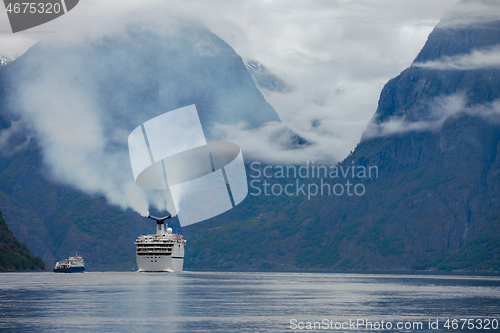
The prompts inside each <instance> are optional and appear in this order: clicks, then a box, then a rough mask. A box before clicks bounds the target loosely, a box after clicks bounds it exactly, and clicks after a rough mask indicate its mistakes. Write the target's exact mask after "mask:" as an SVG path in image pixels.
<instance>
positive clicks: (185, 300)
mask: <svg viewBox="0 0 500 333" xmlns="http://www.w3.org/2000/svg"><path fill="white" fill-rule="evenodd" d="M447 319H450V320H452V319H472V321H470V322H469V323H470V324H471V325H472V326H473V327H472V326H470V327H471V328H470V329H467V328H465V329H464V330H461V329H460V326H462V322H460V321H459V325H458V326H459V327H458V329H453V328H449V329H448V328H445V327H444V326H443V325H444V324H445V322H446V320H447ZM484 319H488V320H489V322H490V324H489V326H490V329H484V328H483V329H479V326H480V325H479V323H480V321H479V320H484ZM357 320H364V321H365V322H366V321H370V322H371V323H372V325H376V324H375V323H378V324H379V325H380V323H381V321H382V320H383V321H384V323H385V324H386V323H387V322H390V323H391V325H393V327H392V328H391V329H388V328H387V327H385V326H384V327H383V328H382V327H380V326H379V327H375V326H372V328H371V329H370V327H368V328H367V327H366V326H358V327H356V328H355V329H353V326H349V328H346V326H347V325H348V324H349V321H351V323H352V322H356V321H357ZM429 320H431V322H433V323H434V322H435V321H436V320H438V330H430V329H429V327H428V326H429ZM495 320H496V321H497V323H498V321H500V278H498V277H470V276H437V275H435V276H418V275H414V276H411V275H370V274H335V273H325V274H323V273H257V272H255V273H253V272H252V273H234V272H224V273H214V272H183V273H177V274H163V273H134V272H89V273H83V274H82V273H75V274H57V273H49V272H36V273H1V274H0V330H1V331H5V332H48V331H50V332H285V331H288V332H292V331H309V332H310V331H312V330H311V329H307V327H308V326H307V325H308V323H309V325H311V326H310V328H311V327H314V326H312V325H314V322H316V326H315V327H316V329H317V330H318V331H326V332H328V331H330V332H355V331H360V332H361V331H362V332H372V331H373V332H436V331H440V332H443V331H448V332H453V331H464V332H465V331H467V332H473V331H474V332H475V331H480V332H500V327H498V326H497V328H496V329H495V327H494V326H495V325H494V324H495ZM320 323H323V324H322V326H321V327H320V326H318V325H319V324H320ZM335 323H337V329H336V328H335ZM342 323H344V324H342ZM397 323H402V324H401V325H404V324H405V323H408V324H406V325H415V324H414V323H417V326H412V328H410V329H404V326H402V327H403V329H400V330H398V329H397V328H396V327H395V325H396V324H397ZM418 323H422V326H421V328H420V327H419V326H418ZM481 323H485V322H484V321H481ZM450 324H451V322H450ZM342 325H344V329H342V328H341V326H342ZM497 325H498V324H497ZM407 327H409V326H407ZM299 328H303V329H299ZM325 328H328V329H325ZM376 328H378V329H376Z"/></svg>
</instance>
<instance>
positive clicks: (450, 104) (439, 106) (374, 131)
mask: <svg viewBox="0 0 500 333" xmlns="http://www.w3.org/2000/svg"><path fill="white" fill-rule="evenodd" d="M466 102H467V101H466V98H465V96H464V95H462V94H455V95H449V96H439V97H436V98H435V99H434V100H433V101H431V102H430V103H429V108H430V110H431V112H430V113H429V114H430V115H431V116H430V118H429V119H427V120H422V121H409V120H407V119H406V117H404V116H403V117H393V118H391V119H389V120H388V121H386V122H383V123H376V122H371V123H370V124H369V125H368V127H367V129H366V131H365V133H364V134H363V140H366V139H371V138H376V137H385V136H391V135H397V134H403V133H408V132H424V131H439V130H440V129H441V128H442V127H443V124H444V123H445V121H446V120H447V119H448V118H449V117H450V116H454V115H458V114H462V115H469V116H473V117H481V118H485V119H487V120H488V121H490V122H496V123H498V122H500V100H495V101H493V102H491V103H487V104H479V105H473V106H467V103H466Z"/></svg>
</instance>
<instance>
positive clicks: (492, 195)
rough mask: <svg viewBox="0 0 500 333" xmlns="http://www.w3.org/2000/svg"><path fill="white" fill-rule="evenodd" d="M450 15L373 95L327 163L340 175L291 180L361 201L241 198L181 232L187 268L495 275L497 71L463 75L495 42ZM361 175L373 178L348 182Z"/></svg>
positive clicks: (499, 142) (499, 216)
mask: <svg viewBox="0 0 500 333" xmlns="http://www.w3.org/2000/svg"><path fill="white" fill-rule="evenodd" d="M464 3H465V4H467V3H470V2H464ZM464 3H461V4H459V6H460V5H463V4H464ZM464 13H465V12H462V14H464ZM457 15H458V14H456V13H455V14H454V18H455V19H456V18H457ZM448 18H449V16H446V17H445V18H444V19H443V20H442V22H441V23H440V24H439V25H438V26H437V27H436V28H435V29H434V30H433V32H432V33H431V34H430V35H429V38H428V40H427V42H426V44H425V46H424V47H423V49H422V50H421V52H420V53H419V55H418V56H417V58H416V59H415V61H414V63H413V64H412V66H411V67H410V68H408V69H406V70H404V71H403V72H402V73H401V74H400V75H398V76H397V77H396V78H394V79H392V80H390V81H389V82H388V83H387V84H386V85H385V87H384V88H383V90H382V92H381V95H380V100H379V104H378V108H377V111H376V113H375V115H374V117H373V120H372V122H371V124H370V125H369V127H368V129H367V130H366V132H365V134H364V135H363V139H362V141H361V142H360V143H359V144H358V146H357V147H356V149H355V150H354V152H353V153H352V154H351V155H350V156H348V157H347V158H346V159H345V160H344V161H343V162H342V163H340V165H339V166H337V167H338V168H340V167H342V168H344V170H347V168H350V169H349V172H347V173H346V174H347V177H346V178H344V177H343V176H340V177H339V178H332V177H327V178H324V179H320V178H318V177H312V178H311V177H310V178H306V179H303V178H299V180H300V182H301V184H306V190H307V184H316V185H318V186H321V181H323V182H324V183H327V184H330V185H331V186H335V184H341V185H344V186H345V184H346V181H348V180H349V181H350V182H351V184H363V185H364V186H365V189H366V191H365V193H364V195H359V196H358V195H351V196H349V195H348V194H346V193H345V192H344V194H343V195H340V196H336V195H329V196H328V195H317V196H313V197H311V198H307V196H306V195H304V194H299V195H294V196H291V197H288V196H285V195H283V194H282V195H280V196H275V195H273V194H272V193H271V194H270V195H269V196H265V195H264V194H263V193H261V195H260V196H255V197H249V199H247V201H246V202H244V203H243V204H242V207H237V208H236V209H235V210H234V211H232V212H230V213H228V214H227V215H225V216H224V217H223V219H224V221H223V222H222V223H221V222H217V221H215V220H214V221H212V222H210V223H209V224H207V225H203V224H200V225H193V226H190V227H187V228H185V233H186V234H187V237H188V239H191V242H190V244H189V245H190V251H192V252H190V254H191V256H190V257H188V261H187V266H188V267H190V268H193V269H195V268H200V267H201V268H206V269H210V268H219V269H322V270H332V269H333V270H335V269H411V268H412V267H413V268H416V269H465V270H496V271H498V270H500V206H499V205H498V203H499V202H500V201H499V199H500V191H499V190H500V108H499V101H500V69H499V68H498V67H496V66H491V65H488V64H484V65H479V66H478V64H477V62H472V64H470V68H468V67H467V59H470V57H471V56H472V55H473V54H474V52H483V51H485V52H490V51H491V50H492V49H493V50H494V49H495V48H496V47H498V45H500V20H498V18H497V19H496V20H491V19H484V20H474V21H473V22H470V21H469V22H466V23H461V24H451V23H450V21H449V20H448ZM497 54H498V53H497ZM457 59H458V60H460V61H458V60H457ZM447 62H455V63H456V62H459V63H460V64H461V66H460V67H459V68H456V67H457V66H455V67H453V66H448V65H447V64H446V63H447ZM430 64H432V65H430ZM370 166H372V167H374V166H376V167H377V169H378V177H377V176H376V175H372V177H366V178H363V177H357V175H358V174H357V172H358V171H359V170H361V169H360V167H365V168H366V169H368V168H369V167H370ZM353 167H354V168H355V170H356V175H355V176H354V177H353V176H352V175H351V173H350V171H351V170H352V169H351V168H353ZM271 170H275V171H276V167H275V168H274V169H271ZM310 170H312V168H310ZM329 170H330V169H329ZM248 171H249V174H252V173H251V172H252V170H250V169H249V170H248ZM269 173H272V172H269ZM253 175H255V176H259V173H258V172H253ZM254 179H257V180H259V181H261V183H257V184H261V185H260V188H261V189H262V190H264V188H263V186H262V182H263V181H264V180H267V181H268V182H269V183H270V184H271V185H269V186H268V192H269V191H270V189H271V188H272V185H273V184H278V185H280V186H281V188H283V187H284V186H285V185H286V184H294V183H295V181H296V180H297V177H291V178H288V177H285V178H283V177H281V176H280V174H279V173H278V174H277V175H276V174H274V177H272V178H271V179H266V178H265V177H264V176H263V175H260V177H257V178H254ZM249 180H253V179H252V178H250V179H249ZM292 186H293V185H292ZM279 188H280V187H276V189H277V190H276V191H277V192H279ZM291 188H292V189H293V188H294V187H291ZM338 189H340V187H338ZM344 189H345V187H344ZM339 191H340V190H339ZM352 191H353V189H351V192H352ZM256 192H257V191H256ZM325 193H326V189H325ZM245 214H251V215H253V216H252V218H250V219H246V218H245V216H246V215H245ZM240 219H243V220H245V221H243V222H240ZM231 221H233V222H231ZM221 240H223V241H221ZM222 242H223V244H221V243H222ZM214 244H216V245H214Z"/></svg>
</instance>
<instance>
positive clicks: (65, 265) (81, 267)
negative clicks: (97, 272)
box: [54, 254, 85, 273]
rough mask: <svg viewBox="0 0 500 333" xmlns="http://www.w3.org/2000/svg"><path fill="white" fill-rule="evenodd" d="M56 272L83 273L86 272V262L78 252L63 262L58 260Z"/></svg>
mask: <svg viewBox="0 0 500 333" xmlns="http://www.w3.org/2000/svg"><path fill="white" fill-rule="evenodd" d="M54 272H56V273H83V272H85V264H84V262H83V258H82V257H81V256H79V255H78V254H76V255H75V256H73V257H69V258H68V259H64V260H63V261H61V262H59V261H58V262H56V266H55V267H54Z"/></svg>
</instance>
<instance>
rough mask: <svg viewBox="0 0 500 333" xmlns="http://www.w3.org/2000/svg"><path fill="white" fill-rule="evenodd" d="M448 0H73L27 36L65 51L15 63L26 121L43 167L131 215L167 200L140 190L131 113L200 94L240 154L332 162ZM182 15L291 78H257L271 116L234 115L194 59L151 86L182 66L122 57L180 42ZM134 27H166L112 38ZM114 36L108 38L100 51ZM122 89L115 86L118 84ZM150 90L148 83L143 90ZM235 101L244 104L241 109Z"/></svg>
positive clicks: (392, 127)
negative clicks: (276, 84) (143, 38)
mask: <svg viewBox="0 0 500 333" xmlns="http://www.w3.org/2000/svg"><path fill="white" fill-rule="evenodd" d="M454 2H455V0H446V1H442V2H439V3H436V2H435V1H431V0H426V1H416V2H411V3H405V4H404V5H403V4H402V3H401V2H400V1H391V0H386V1H380V2H377V3H376V4H372V3H366V2H365V1H351V2H348V3H342V4H338V3H331V2H310V1H302V0H295V1H283V2H282V1H275V2H266V1H257V2H250V1H248V2H245V1H243V2H235V3H227V2H226V1H213V2H210V3H204V2H199V1H194V2H185V1H171V2H170V1H169V2H168V3H166V2H163V1H152V2H151V4H150V5H149V6H145V5H144V3H142V2H135V1H106V2H92V1H89V2H82V3H80V4H79V6H78V8H77V10H76V9H75V10H74V11H71V13H68V14H67V15H64V16H63V17H61V19H58V20H54V21H53V22H50V23H48V24H47V25H44V29H45V30H47V31H54V32H56V33H55V34H45V35H40V36H42V37H44V38H45V39H46V40H45V42H44V43H42V44H40V45H37V46H36V48H39V49H43V50H44V52H46V54H50V52H51V50H55V49H58V48H60V47H63V49H64V50H63V51H64V52H65V53H53V54H52V59H51V60H46V61H45V62H44V63H42V64H41V67H40V68H38V67H37V68H26V69H25V72H24V74H26V75H27V76H28V77H29V75H31V74H30V73H31V72H30V71H31V70H33V71H34V72H35V73H36V76H35V77H29V80H26V81H23V87H22V89H20V90H19V91H18V94H19V95H18V101H19V103H20V106H21V108H20V109H21V110H23V113H22V116H24V117H25V118H23V122H29V123H30V124H32V131H33V133H35V134H36V135H35V136H36V138H37V140H38V142H39V143H40V146H41V149H42V152H43V158H44V162H45V163H46V164H47V165H48V166H49V169H50V171H51V177H52V179H53V180H56V181H59V182H63V183H65V184H69V185H72V186H74V187H76V188H78V189H81V190H83V191H85V192H87V193H97V194H102V195H104V196H106V198H107V199H108V200H109V202H110V203H112V204H116V205H119V206H121V207H123V208H133V209H134V210H136V211H138V212H140V213H141V214H146V213H147V208H148V207H149V206H150V205H151V206H154V207H156V208H157V209H159V210H165V209H167V208H166V207H167V205H168V202H167V200H166V199H165V196H164V195H163V194H161V193H160V192H159V191H158V192H154V193H151V192H144V191H143V190H142V189H140V188H138V187H137V186H136V185H135V183H134V182H133V177H132V176H131V171H130V161H129V157H128V151H127V149H126V141H127V136H128V134H129V133H130V131H131V130H132V129H133V128H135V127H136V126H137V124H140V123H143V122H144V121H146V120H148V119H150V118H152V117H153V116H155V115H158V114H159V113H162V112H165V111H168V110H173V109H175V108H178V107H181V106H185V105H188V104H191V103H194V104H197V107H198V106H199V104H200V103H202V101H206V100H209V102H208V103H207V105H205V107H204V108H203V107H202V108H201V109H202V110H203V109H205V110H209V109H210V110H223V112H222V111H221V112H220V114H219V116H218V118H217V117H216V119H208V118H207V117H209V114H210V112H202V114H200V117H201V118H202V121H204V120H205V121H206V122H207V123H210V126H207V129H208V131H209V132H210V133H208V136H207V137H208V139H209V140H225V141H230V142H235V143H237V144H239V145H240V146H241V147H242V150H243V154H244V157H245V158H247V157H248V158H251V159H258V160H260V161H265V162H268V163H277V162H279V163H291V164H300V163H303V162H304V161H306V160H315V161H317V162H318V163H319V162H325V163H335V162H337V161H340V160H342V159H343V158H344V157H345V156H346V155H347V154H348V153H349V151H350V150H352V149H353V148H354V147H355V145H356V143H357V142H358V141H359V139H360V137H361V134H362V133H363V131H364V130H365V128H366V126H367V125H368V123H369V121H370V118H371V117H372V115H373V112H374V110H375V109H376V105H377V100H378V97H379V93H380V90H381V89H382V86H383V85H384V84H385V82H387V80H388V79H389V78H391V77H393V76H394V75H396V74H397V73H399V72H400V71H401V70H402V69H404V68H405V67H407V66H409V65H410V64H411V61H412V60H413V59H414V58H415V55H416V54H417V53H418V51H419V50H420V48H421V47H422V46H423V44H424V42H425V39H426V38H427V35H428V33H429V32H430V31H431V30H432V28H433V26H434V25H435V24H436V23H437V21H438V19H439V17H440V16H441V15H442V13H443V12H444V11H445V10H447V9H448V7H449V6H450V5H452V4H453V3H454ZM429 8H431V9H429ZM166 13H168V14H166ZM89 22H91V24H89ZM187 22H189V23H187ZM2 24H3V25H5V22H2V23H0V25H2ZM186 24H195V25H199V26H202V25H204V26H207V27H208V28H209V29H210V30H211V31H213V32H214V33H215V34H216V35H218V36H219V37H221V38H222V39H223V40H224V41H225V42H226V43H228V44H229V45H230V46H231V47H233V48H234V49H235V50H236V52H237V53H238V54H239V55H241V56H243V57H245V58H246V59H254V60H256V61H259V62H262V64H264V65H265V66H266V67H268V68H269V69H270V71H271V72H272V73H275V74H276V75H277V76H278V77H279V78H280V79H282V80H283V81H284V82H285V83H286V84H287V85H289V86H291V87H293V88H294V89H293V91H287V93H282V92H275V91H262V94H263V95H264V97H265V98H266V100H267V101H268V102H269V103H270V104H271V105H272V106H273V107H274V109H275V110H276V111H277V112H278V114H279V118H281V122H280V121H279V118H278V117H276V119H268V118H265V117H264V118H262V119H261V120H260V121H257V122H254V123H252V119H250V118H248V119H245V117H243V119H236V118H231V113H229V111H230V110H229V108H228V105H230V104H231V103H233V102H234V101H231V103H229V102H228V103H226V102H225V103H219V101H222V100H224V99H225V100H226V101H229V97H228V96H239V95H237V94H236V95H235V94H234V92H233V91H231V87H232V86H233V84H232V83H230V84H228V85H227V87H225V89H221V91H224V90H225V91H227V96H220V95H219V93H217V94H214V93H213V91H211V90H210V84H204V83H203V77H202V76H200V74H199V73H200V68H201V67H196V65H194V66H193V67H192V69H191V70H188V71H187V72H185V73H183V74H184V76H185V77H184V79H182V80H178V81H177V82H175V83H172V84H171V85H170V86H167V87H164V88H163V89H161V88H158V86H155V84H156V85H157V83H155V79H154V78H155V77H156V76H158V75H164V76H170V77H175V75H179V73H178V72H175V70H168V71H167V70H166V69H162V70H164V71H163V72H162V71H157V70H151V68H150V66H148V65H150V64H151V63H146V64H144V63H140V62H139V63H138V62H134V61H129V60H127V59H134V58H133V57H132V58H130V54H134V55H135V54H137V55H138V57H139V55H140V54H141V53H146V54H149V53H151V54H154V52H157V51H158V50H160V49H161V48H162V47H166V45H168V47H172V48H173V49H176V44H177V43H179V42H180V41H181V39H179V38H177V39H176V38H175V36H176V34H178V33H179V32H181V31H182V27H184V26H186ZM130 26H135V27H144V26H145V27H146V28H145V29H146V30H151V32H153V35H154V34H156V35H158V36H161V37H162V38H166V39H165V40H164V41H159V40H158V41H155V42H154V43H152V44H151V45H157V48H155V47H148V46H147V45H142V44H141V45H138V46H137V47H135V48H133V49H130V50H127V49H125V48H122V45H124V44H126V43H127V41H129V40H130V39H131V38H132V37H131V35H130V33H129V31H128V30H127V29H128V28H127V27H130ZM2 27H3V28H4V30H5V26H2ZM139 30H140V29H139ZM40 36H37V35H27V34H26V35H21V34H20V35H18V36H16V37H15V38H14V37H8V38H7V37H6V36H0V55H1V54H5V55H7V54H8V55H9V56H11V54H14V56H16V57H17V56H19V54H21V53H22V52H24V50H25V49H26V48H27V45H32V43H34V42H36V41H37V40H38V39H40ZM106 36H114V37H113V38H114V39H112V40H110V39H109V38H107V37H106ZM203 38H204V37H202V39H203ZM30 43H31V44H30ZM155 43H156V44H155ZM90 45H92V46H90ZM193 45H194V47H193V48H191V49H190V50H189V52H194V53H196V56H197V57H206V58H210V57H212V56H214V55H216V54H218V52H220V51H221V50H222V49H223V47H222V46H221V44H218V42H214V41H213V40H208V41H203V40H198V41H195V42H194V43H193ZM113 49H115V50H118V51H117V52H115V53H112V52H111V51H109V50H113ZM16 50H19V51H17V52H16ZM106 50H108V51H109V52H110V54H113V57H112V58H99V59H100V60H99V61H96V60H95V59H94V58H92V57H87V55H88V54H92V52H101V51H102V52H108V51H106ZM7 51H8V52H7ZM177 51H178V52H181V51H183V50H182V48H178V49H177ZM61 52H62V51H61ZM68 52H69V54H68ZM14 56H12V57H14ZM185 58H186V59H185V63H188V62H189V61H192V60H191V58H190V55H189V54H187V55H186V57H185ZM152 59H153V61H152V64H161V63H163V62H165V63H166V62H167V61H166V60H165V59H162V58H161V57H156V58H154V57H153V58H152ZM61 61H62V62H63V63H61ZM238 61H241V59H239V60H238ZM185 63H184V65H185ZM193 63H194V64H196V63H197V62H196V61H194V62H193ZM166 65H167V64H165V66H166ZM241 65H242V66H244V65H243V64H242V63H241ZM181 67H182V66H181ZM205 67H206V66H205ZM158 68H164V67H162V66H160V67H158ZM182 68H186V69H188V68H189V67H182ZM214 68H216V66H215V65H214ZM243 68H244V67H243ZM115 70H117V73H118V74H117V75H115V76H114V77H113V80H114V81H112V82H114V83H113V84H109V82H111V81H106V80H107V79H106V75H108V76H113V74H112V73H113V71H115ZM110 73H111V74H110ZM131 73H134V74H133V75H132V74H131ZM90 74H92V75H93V76H92V75H90ZM212 74H218V73H217V71H214V73H212ZM236 74H238V75H243V74H241V73H236ZM248 78H249V76H248ZM248 78H247V79H248ZM225 79H226V77H224V78H222V79H220V80H221V81H224V80H225ZM250 80H251V78H250ZM103 82H104V83H106V84H103ZM115 86H116V87H115ZM179 87H189V89H191V90H192V91H196V95H197V96H198V97H199V99H198V100H193V99H192V98H191V97H192V96H190V95H189V94H187V93H183V92H182V90H180V88H179ZM113 88H114V90H115V91H114V92H113ZM189 89H188V90H189ZM120 90H121V91H122V93H121V94H120V93H117V92H116V91H118V92H119V91H120ZM110 91H111V92H112V94H111V96H110V100H109V101H108V102H106V103H104V101H105V99H103V96H106V94H108V93H111V92H110ZM148 91H153V92H155V93H153V94H149V95H148ZM134 92H137V94H135V93H134ZM155 94H156V95H155ZM108 97H109V96H108ZM238 98H240V97H238ZM254 99H255V98H254V97H253V95H252V96H250V95H249V96H248V99H247V100H244V99H241V101H240V103H241V105H242V107H241V108H239V109H238V111H237V112H243V113H244V112H247V113H248V112H250V113H251V111H248V110H251V109H252V105H249V104H250V103H251V102H250V101H252V100H254ZM155 100H160V101H163V102H165V101H167V100H168V101H169V102H168V103H167V102H165V103H167V104H168V108H166V109H165V108H164V109H162V110H157V109H155V108H156V107H157V105H155V102H154V101H155ZM448 102H453V101H451V100H450V101H448ZM455 102H456V101H455ZM169 103H170V104H169ZM165 105H166V104H165ZM243 105H249V107H248V110H247V111H244V110H243ZM254 109H256V108H254ZM262 109H264V108H263V107H260V106H259V108H257V110H262ZM124 110H126V112H124ZM242 110H243V111H242ZM232 111H234V110H232ZM204 117H205V118H204ZM270 118H273V117H270ZM228 119H230V120H231V121H228ZM441 119H444V116H443V117H440V118H439V119H437V120H436V121H432V122H431V123H417V124H406V123H405V120H404V119H393V120H391V122H389V123H387V124H385V125H380V126H381V127H380V126H379V128H375V129H372V128H369V131H368V132H369V133H372V132H373V135H374V136H377V135H388V134H391V133H397V132H400V131H408V130H424V129H429V128H433V126H434V125H435V124H436V123H439V121H441ZM370 126H372V125H370ZM13 127H14V125H13V126H12V127H11V129H10V130H4V132H2V133H1V134H0V143H2V142H7V141H8V140H6V139H5V138H7V137H8V136H9V133H8V132H7V131H14V130H15V128H13ZM2 138H4V139H2ZM2 140H4V141H2ZM304 140H305V141H306V142H307V143H304V142H303V141H304Z"/></svg>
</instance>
